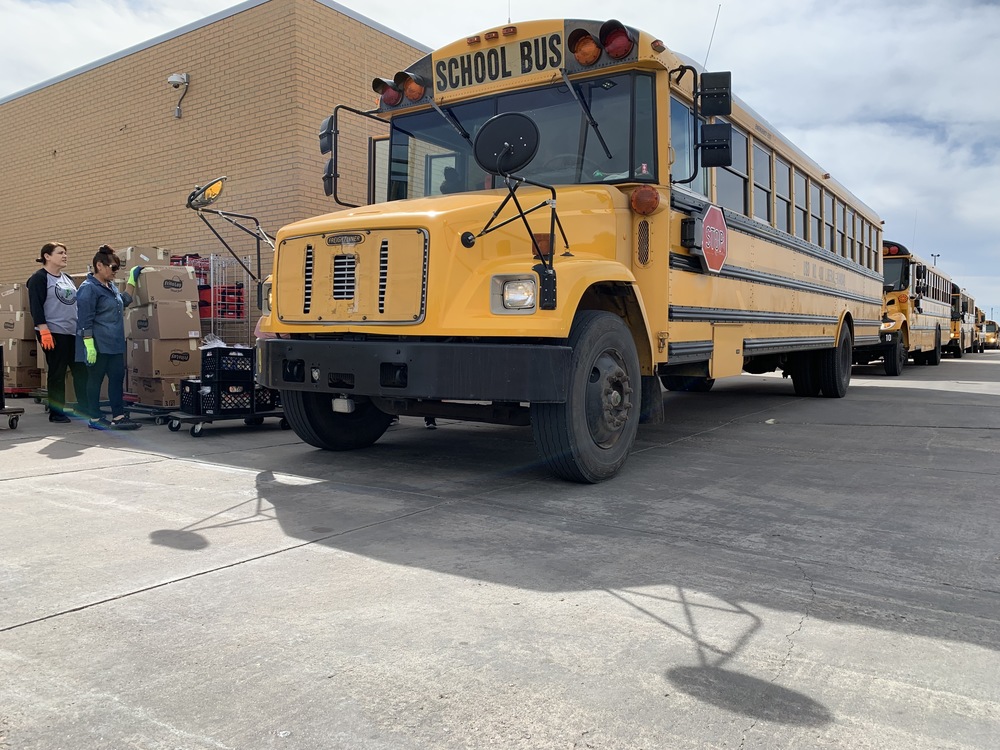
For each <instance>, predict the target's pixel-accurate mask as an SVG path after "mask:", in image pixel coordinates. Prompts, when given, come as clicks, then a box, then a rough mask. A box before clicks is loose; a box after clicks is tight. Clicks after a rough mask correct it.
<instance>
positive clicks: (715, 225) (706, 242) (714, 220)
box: [701, 206, 729, 273]
mask: <svg viewBox="0 0 1000 750" xmlns="http://www.w3.org/2000/svg"><path fill="white" fill-rule="evenodd" d="M701 225H702V237H701V257H702V266H703V267H704V269H705V270H706V271H711V272H712V273H719V272H720V271H721V270H722V267H723V266H724V265H725V264H726V258H727V257H728V256H729V229H728V228H727V227H726V217H725V216H724V215H723V214H722V209H721V208H719V207H718V206H709V207H708V208H706V209H705V213H704V215H703V216H702V219H701Z"/></svg>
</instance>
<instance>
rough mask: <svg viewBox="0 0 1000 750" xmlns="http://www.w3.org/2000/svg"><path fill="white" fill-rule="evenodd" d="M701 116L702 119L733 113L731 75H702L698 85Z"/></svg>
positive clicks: (724, 73)
mask: <svg viewBox="0 0 1000 750" xmlns="http://www.w3.org/2000/svg"><path fill="white" fill-rule="evenodd" d="M699 85H700V86H701V91H700V92H699V96H700V97H701V114H702V116H704V117H715V116H716V115H729V114H731V113H732V111H733V74H732V73H731V72H729V71H728V70H727V71H724V72H720V73H702V74H701V81H700V84H699Z"/></svg>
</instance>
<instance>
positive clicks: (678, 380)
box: [660, 375, 715, 393]
mask: <svg viewBox="0 0 1000 750" xmlns="http://www.w3.org/2000/svg"><path fill="white" fill-rule="evenodd" d="M660 380H661V381H662V383H663V387H664V388H666V389H667V390H668V391H681V392H682V393H708V392H709V391H710V390H712V386H713V385H715V378H698V377H692V376H687V375H663V376H661V377H660Z"/></svg>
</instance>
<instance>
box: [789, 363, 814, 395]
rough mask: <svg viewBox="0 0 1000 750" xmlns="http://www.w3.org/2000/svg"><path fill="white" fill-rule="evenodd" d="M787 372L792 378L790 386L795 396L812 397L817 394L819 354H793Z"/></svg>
mask: <svg viewBox="0 0 1000 750" xmlns="http://www.w3.org/2000/svg"><path fill="white" fill-rule="evenodd" d="M788 374H789V376H790V377H791V378H792V388H793V389H795V395H796V396H804V397H806V398H812V397H814V396H818V395H819V355H818V354H816V353H815V352H803V353H801V354H797V355H795V359H793V360H792V361H791V362H790V363H789V365H788Z"/></svg>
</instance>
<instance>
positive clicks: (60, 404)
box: [39, 333, 89, 414]
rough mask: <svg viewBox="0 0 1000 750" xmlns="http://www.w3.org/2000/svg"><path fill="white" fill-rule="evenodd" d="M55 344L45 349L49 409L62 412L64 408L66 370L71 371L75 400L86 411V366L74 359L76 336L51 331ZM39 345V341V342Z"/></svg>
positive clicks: (56, 412) (53, 411) (54, 412)
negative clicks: (47, 369) (47, 370)
mask: <svg viewBox="0 0 1000 750" xmlns="http://www.w3.org/2000/svg"><path fill="white" fill-rule="evenodd" d="M52 338H53V339H54V340H55V342H56V345H55V347H54V348H52V349H45V350H44V351H45V363H46V364H47V365H48V368H49V375H48V381H47V382H46V384H45V387H46V391H47V397H48V400H49V410H50V411H51V412H52V413H53V414H62V413H63V411H64V410H65V409H66V370H67V369H69V370H70V372H72V373H73V390H75V391H76V400H77V401H78V402H79V403H80V404H81V405H82V406H83V411H85V412H86V411H87V404H88V403H89V401H88V397H87V366H86V365H85V364H83V362H77V361H76V336H72V335H70V334H68V333H53V334H52ZM39 346H41V343H39Z"/></svg>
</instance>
